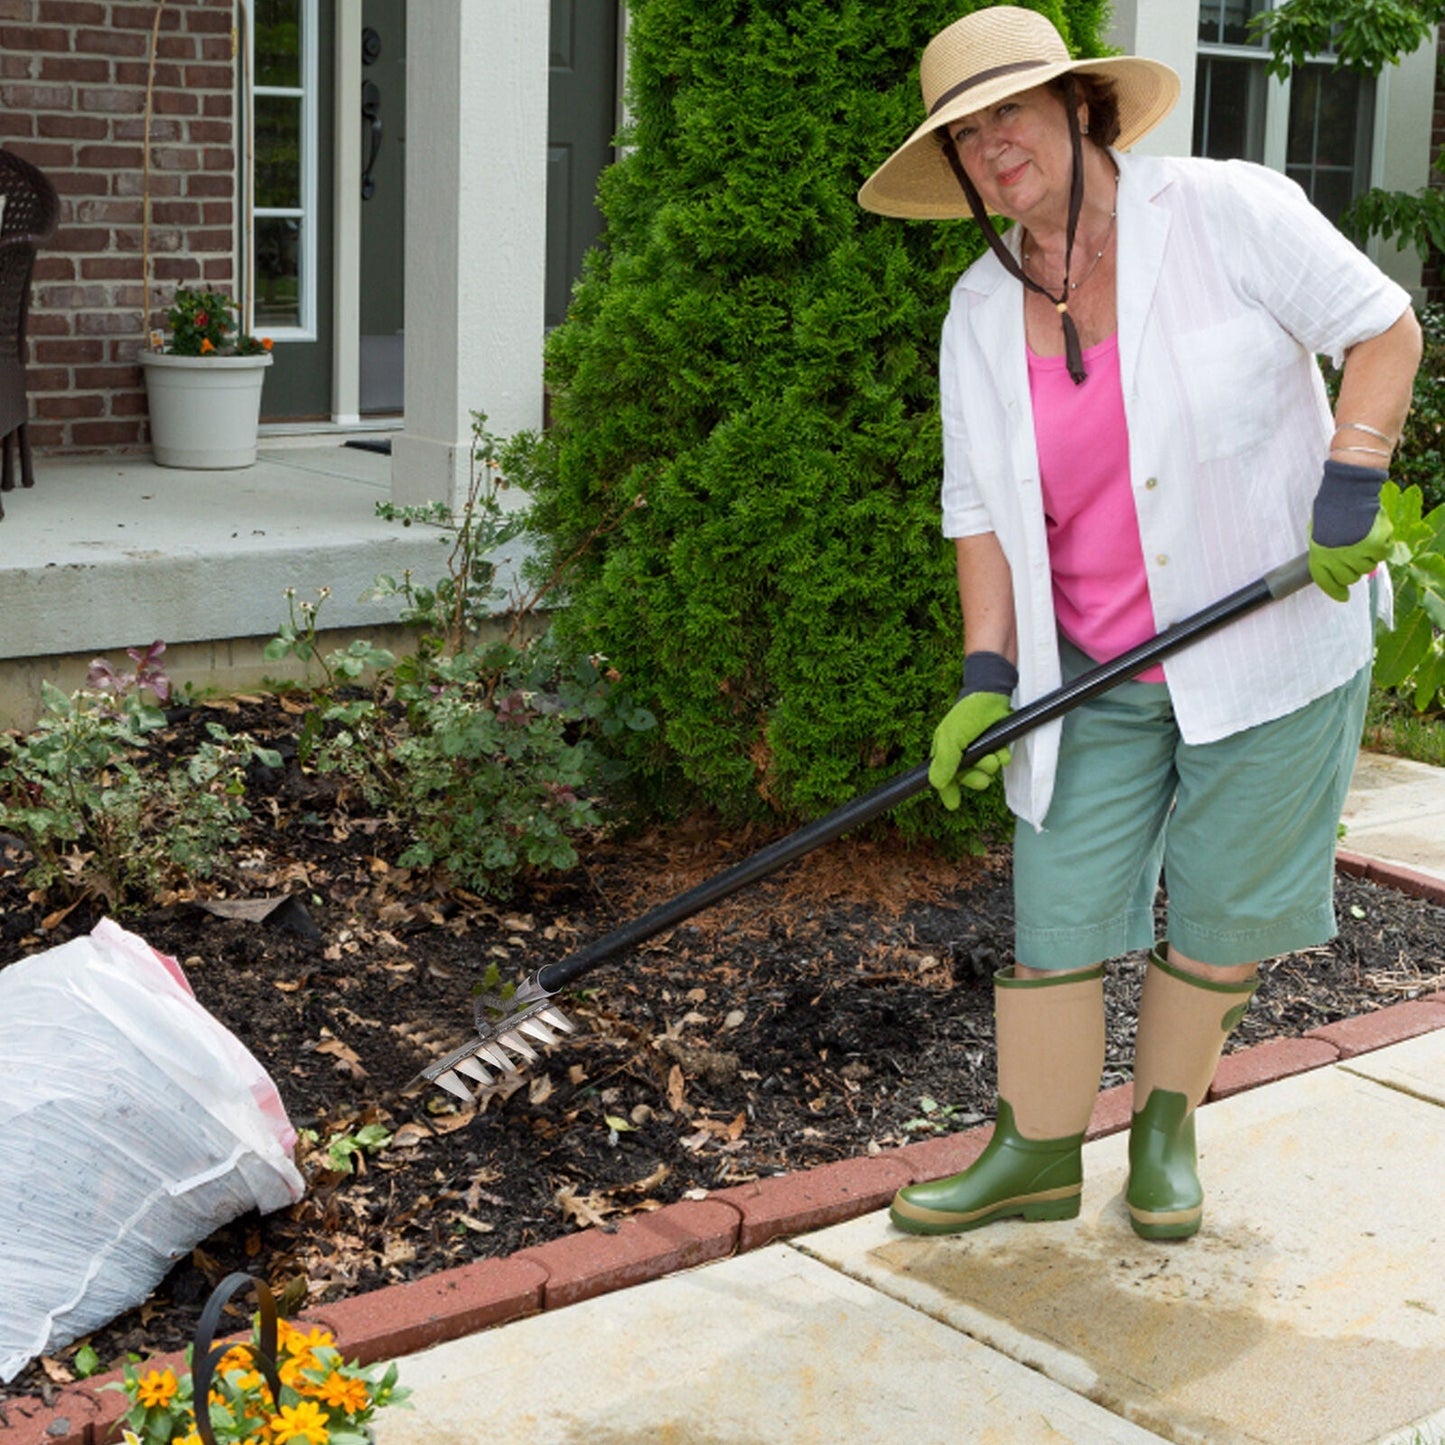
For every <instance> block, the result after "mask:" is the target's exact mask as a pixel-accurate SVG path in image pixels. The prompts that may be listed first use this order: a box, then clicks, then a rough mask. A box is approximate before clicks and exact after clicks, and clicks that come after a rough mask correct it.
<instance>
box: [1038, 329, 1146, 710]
mask: <svg viewBox="0 0 1445 1445" xmlns="http://www.w3.org/2000/svg"><path fill="white" fill-rule="evenodd" d="M1084 359H1085V362H1086V363H1087V365H1088V371H1089V376H1088V379H1087V380H1086V381H1085V382H1084V383H1083V384H1082V385H1081V386H1075V385H1074V383H1073V381H1072V380H1071V378H1070V377H1069V373H1068V371H1067V370H1066V369H1065V363H1064V358H1063V357H1062V356H1035V355H1034V353H1033V352H1032V351H1030V352H1029V391H1030V393H1031V395H1032V397H1033V403H1034V437H1035V440H1036V442H1037V444H1038V452H1039V467H1040V470H1041V473H1042V476H1041V481H1042V483H1043V493H1044V521H1045V526H1046V530H1047V534H1048V540H1049V564H1050V567H1051V569H1052V572H1053V580H1054V612H1055V615H1056V616H1057V617H1058V621H1059V629H1060V631H1062V632H1063V634H1064V636H1065V637H1067V638H1068V639H1069V641H1070V642H1072V643H1073V644H1074V646H1075V647H1077V648H1079V649H1080V650H1081V651H1083V652H1085V653H1087V654H1088V655H1089V656H1090V657H1092V658H1093V659H1094V660H1095V661H1096V662H1107V661H1108V660H1109V659H1110V658H1114V657H1118V656H1119V654H1120V653H1122V652H1127V651H1128V650H1129V649H1130V648H1131V647H1136V646H1138V644H1139V643H1141V642H1146V641H1147V640H1148V639H1149V638H1150V637H1152V636H1153V635H1154V631H1155V628H1154V609H1153V607H1152V606H1151V605H1150V602H1149V583H1148V578H1147V576H1146V573H1145V570H1144V548H1143V545H1142V544H1141V542H1140V540H1139V518H1138V516H1137V514H1136V513H1135V511H1134V495H1133V489H1132V487H1131V485H1130V479H1129V433H1128V428H1127V426H1126V424H1125V421H1124V389H1123V386H1122V385H1121V384H1120V381H1119V340H1118V337H1117V336H1111V337H1110V338H1109V339H1108V340H1107V341H1101V342H1100V343H1099V344H1098V345H1097V346H1091V347H1090V348H1089V349H1088V350H1087V351H1086V352H1085V353H1084ZM1138 681H1140V682H1163V681H1164V669H1163V667H1161V666H1157V665H1156V666H1154V667H1151V668H1150V669H1149V670H1148V671H1147V672H1143V673H1141V674H1140V675H1139V678H1138Z"/></svg>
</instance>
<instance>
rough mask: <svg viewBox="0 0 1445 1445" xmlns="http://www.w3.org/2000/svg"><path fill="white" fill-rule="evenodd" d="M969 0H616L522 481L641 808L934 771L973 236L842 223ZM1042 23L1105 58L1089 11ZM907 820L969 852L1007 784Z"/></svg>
mask: <svg viewBox="0 0 1445 1445" xmlns="http://www.w3.org/2000/svg"><path fill="white" fill-rule="evenodd" d="M970 8H979V7H978V6H977V5H974V6H970V5H969V4H968V0H897V3H892V4H888V5H877V4H870V3H866V0H841V3H839V0H786V3H784V0H715V3H709V4H706V5H700V4H698V3H696V0H630V4H629V30H628V44H629V91H628V109H629V113H630V120H629V123H628V125H627V128H626V130H625V132H624V134H623V135H622V137H621V138H620V144H621V145H622V146H623V147H624V148H625V149H624V153H623V158H622V159H621V160H620V161H619V162H618V163H617V164H615V165H614V166H612V167H611V168H610V169H609V170H608V171H607V172H606V173H605V174H604V176H603V179H602V185H601V192H600V204H601V206H602V209H603V211H604V213H605V216H606V221H607V231H606V235H605V238H604V241H603V243H602V245H601V246H600V247H599V248H597V249H596V250H595V251H594V253H593V254H592V255H591V257H590V258H589V261H588V264H587V266H586V268H585V273H584V276H583V279H582V281H581V282H580V283H579V285H578V287H577V288H576V291H575V293H574V297H573V304H572V307H571V310H570V313H569V315H568V318H567V319H566V321H565V322H564V324H563V325H562V326H561V327H559V328H558V329H557V331H556V332H554V333H553V335H552V337H551V339H550V342H549V346H548V356H547V360H548V380H549V384H550V387H551V390H552V398H553V400H552V417H553V421H552V426H551V428H550V430H549V431H548V433H546V434H545V435H543V436H527V437H523V438H519V439H515V440H514V443H513V445H512V447H511V448H510V449H509V452H508V454H507V455H506V457H504V465H505V466H507V467H508V468H509V469H510V471H511V474H512V476H513V478H514V480H519V481H522V482H523V483H524V484H525V485H527V486H528V487H529V488H530V489H531V490H532V491H533V494H534V495H535V496H536V498H537V501H538V510H537V513H536V520H537V522H538V525H539V529H540V531H541V532H542V533H544V534H545V535H546V537H547V539H548V541H547V545H546V548H545V555H544V556H543V558H542V559H541V565H542V566H543V567H544V568H555V567H556V566H557V565H558V564H559V563H562V562H563V561H564V560H566V559H569V558H571V557H573V554H574V553H575V552H576V551H577V549H578V547H579V545H580V544H581V543H582V541H583V540H584V539H585V538H587V537H588V536H589V535H593V534H596V533H598V532H599V531H600V532H603V533H604V535H600V536H598V537H597V538H596V540H594V541H593V542H592V544H591V545H590V547H588V548H587V549H586V550H585V551H584V552H583V553H582V554H581V555H580V556H579V557H578V558H577V559H576V561H575V563H574V564H573V566H572V568H571V571H570V573H569V602H570V605H569V606H568V607H567V608H565V609H563V611H562V612H561V613H560V614H559V615H558V617H557V618H556V621H555V624H554V625H555V626H556V627H557V628H558V629H559V630H560V631H561V632H562V633H563V634H565V635H567V636H569V637H570V638H571V639H572V640H574V641H575V642H577V643H578V644H579V645H580V646H581V647H582V648H583V650H584V651H586V652H594V653H602V654H604V655H606V656H607V657H608V658H609V659H610V661H611V662H612V664H613V665H614V666H615V667H617V668H618V669H619V670H620V671H621V673H622V675H623V676H624V677H625V678H626V680H627V685H628V687H629V689H630V691H631V693H632V695H633V696H634V697H635V698H636V699H637V701H638V702H640V703H642V704H644V705H645V706H647V707H648V708H649V709H650V710H651V711H652V712H653V713H655V714H656V716H657V718H658V720H659V724H660V725H659V727H658V728H657V729H655V730H654V731H652V732H651V733H649V734H646V735H641V734H639V735H637V736H636V737H635V738H634V739H632V746H633V748H634V753H633V756H632V757H631V759H630V761H631V762H632V764H633V767H634V770H635V773H636V774H638V775H640V776H641V777H642V778H643V779H644V780H645V781H646V782H648V783H650V785H651V787H652V791H653V795H654V798H656V799H659V800H660V799H665V798H666V799H670V800H671V801H672V803H673V804H674V805H675V806H676V805H680V806H683V807H686V806H690V805H693V804H696V803H703V804H707V805H710V806H713V807H716V808H718V809H720V810H722V811H723V812H724V814H726V815H730V816H733V817H749V816H752V817H757V816H770V817H773V818H775V819H777V820H780V821H787V822H796V821H798V820H800V819H803V818H807V817H812V816H816V815H818V814H820V813H822V812H825V811H827V810H828V809H830V808H832V807H834V806H836V805H838V804H839V803H841V802H843V801H845V800H847V799H848V798H851V797H853V796H856V795H857V794H858V793H860V792H862V791H864V790H865V789H867V788H869V787H871V786H873V785H875V784H877V783H878V782H880V781H882V780H883V779H884V778H886V777H888V776H891V775H892V774H893V773H895V772H898V771H900V770H901V769H903V768H905V767H908V766H910V765H912V764H913V763H916V762H918V761H920V760H921V759H923V758H924V757H926V756H927V751H928V744H929V738H930V735H931V731H932V728H933V726H934V724H935V723H936V721H937V719H938V718H939V717H940V716H941V715H942V713H943V712H944V711H945V710H946V708H947V706H948V705H949V703H950V702H951V700H952V698H953V696H954V694H955V692H956V690H957V687H958V681H959V676H960V668H961V661H962V651H963V649H962V643H961V638H960V631H959V619H958V600H957V592H956V584H955V575H954V564H953V548H952V544H951V543H949V542H947V541H946V540H945V539H944V538H943V537H942V536H941V534H940V530H939V517H938V485H939V477H940V472H941V464H942V459H941V442H940V430H939V421H938V405H937V403H938V387H937V345H938V335H939V330H940V327H941V325H942V321H943V316H944V313H945V310H946V308H947V302H948V295H949V290H950V288H951V286H952V284H953V282H954V280H955V279H956V278H957V276H958V275H959V274H960V273H961V272H962V271H963V269H964V268H965V267H966V265H967V264H968V263H969V262H970V261H971V260H972V259H973V258H974V257H975V256H976V255H977V254H978V253H979V252H980V251H981V250H982V241H981V238H980V237H979V235H978V233H977V228H976V227H975V226H974V224H973V223H972V222H971V221H958V222H954V223H937V222H905V221H897V220H887V219H884V218H881V217H877V216H873V215H870V214H868V213H867V212H864V211H863V210H862V209H860V208H859V206H858V205H857V202H856V200H855V196H856V193H857V190H858V187H859V185H860V184H861V183H862V182H863V180H864V179H865V178H866V176H867V175H868V174H869V173H870V172H871V171H872V170H873V168H874V167H876V166H877V165H879V164H880V163H881V162H882V161H883V160H884V159H885V158H886V156H887V155H888V154H889V153H890V152H891V150H892V149H893V148H894V147H895V146H897V145H898V144H900V143H901V142H902V141H903V140H904V138H905V137H906V136H907V135H908V134H909V132H910V130H911V129H912V127H913V126H914V125H916V124H917V123H918V121H919V120H920V119H921V109H920V103H919V94H918V80H917V62H918V57H919V55H920V53H921V51H922V49H923V46H924V45H925V44H926V43H927V41H928V38H929V37H930V36H931V35H933V34H934V33H936V32H937V31H938V30H940V29H942V28H943V26H945V25H947V24H948V23H949V22H950V21H952V20H954V19H956V18H957V17H958V16H959V15H960V14H963V13H965V12H966V11H967V10H969V9H970ZM1033 8H1036V9H1039V10H1042V11H1043V12H1044V13H1046V14H1047V15H1048V16H1049V17H1050V19H1052V20H1053V21H1054V23H1055V24H1056V25H1057V26H1058V28H1059V30H1060V31H1061V33H1062V34H1064V36H1065V37H1066V38H1067V39H1071V42H1072V43H1073V44H1074V46H1075V48H1076V51H1077V53H1080V54H1098V53H1100V52H1101V47H1100V35H1101V33H1102V24H1103V20H1104V11H1105V9H1106V5H1105V4H1104V0H1056V3H1040V4H1036V5H1035V6H1034V7H1033ZM999 791H1000V790H999V789H996V788H995V789H991V790H990V792H989V794H988V795H985V799H984V800H982V801H978V802H975V803H972V804H971V806H970V807H968V808H965V809H963V810H961V813H962V815H963V816H962V817H961V818H958V817H952V818H951V817H950V816H949V815H946V814H945V813H944V811H943V810H942V809H941V808H939V807H937V806H936V805H934V804H933V803H932V802H929V803H927V804H925V805H923V806H916V807H911V808H907V809H904V810H901V813H900V815H899V816H898V819H897V821H898V822H899V823H900V825H901V826H903V827H904V828H905V829H906V830H907V831H908V832H910V833H912V834H920V833H933V834H935V835H937V836H946V835H950V834H951V835H952V836H953V837H954V838H955V840H962V841H965V842H972V841H974V840H975V839H976V838H977V837H978V836H979V832H980V829H987V830H989V831H994V832H997V831H998V829H999V825H1000V824H1001V823H1002V822H1003V820H1004V818H1005V813H1004V811H1003V809H1002V805H1001V802H1000V800H999V797H998V794H999Z"/></svg>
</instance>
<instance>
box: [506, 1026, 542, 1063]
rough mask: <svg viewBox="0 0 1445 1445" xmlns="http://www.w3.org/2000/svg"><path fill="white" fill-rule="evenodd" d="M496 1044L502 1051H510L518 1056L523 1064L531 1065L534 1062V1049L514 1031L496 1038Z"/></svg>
mask: <svg viewBox="0 0 1445 1445" xmlns="http://www.w3.org/2000/svg"><path fill="white" fill-rule="evenodd" d="M497 1043H498V1044H500V1045H501V1046H502V1048H504V1049H510V1050H511V1051H512V1052H513V1053H514V1054H520V1055H521V1056H522V1062H523V1063H527V1064H531V1063H535V1062H536V1059H537V1051H536V1049H534V1048H533V1047H532V1046H531V1044H529V1043H528V1042H527V1041H526V1039H524V1038H523V1037H522V1036H521V1034H519V1033H518V1032H517V1031H516V1030H515V1029H509V1030H508V1031H507V1032H506V1033H504V1034H499V1035H498V1036H497Z"/></svg>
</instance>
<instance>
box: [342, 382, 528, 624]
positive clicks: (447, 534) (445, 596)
mask: <svg viewBox="0 0 1445 1445" xmlns="http://www.w3.org/2000/svg"><path fill="white" fill-rule="evenodd" d="M471 417H472V446H471V457H470V470H469V475H468V485H467V496H466V500H465V502H464V503H463V505H462V510H461V514H460V515H459V516H454V515H453V513H452V511H451V509H450V508H449V507H448V506H447V505H446V504H445V503H444V502H430V503H428V504H426V505H424V506H419V507H415V506H413V507H398V506H397V505H395V504H394V503H392V502H378V503H377V504H376V512H377V515H378V516H380V517H385V518H387V519H388V520H390V521H399V522H401V524H402V525H403V526H406V527H410V526H413V525H428V526H433V527H436V528H437V529H438V532H439V536H440V539H441V540H442V541H443V542H444V543H446V544H447V545H448V546H449V548H450V550H449V552H448V555H447V562H446V573H445V575H444V576H443V577H442V579H441V580H440V581H438V582H437V583H436V584H435V585H433V586H421V585H418V584H417V583H416V581H415V580H414V579H413V578H412V576H411V575H410V574H409V573H408V574H405V575H404V576H403V577H402V578H401V579H400V580H398V579H396V578H394V577H388V576H383V577H378V578H377V579H376V584H375V586H374V587H373V588H372V589H371V590H370V591H369V592H368V593H367V594H366V595H367V597H369V598H387V597H400V598H401V599H402V600H403V602H404V603H405V606H404V608H403V610H402V614H401V621H402V622H403V623H405V624H407V625H408V626H411V627H415V628H417V629H418V631H420V632H421V633H422V634H423V635H424V636H425V637H426V638H428V639H429V640H430V645H431V646H432V647H433V648H434V649H436V648H439V649H441V650H443V651H448V652H455V651H456V650H457V649H458V648H461V647H464V646H466V645H468V644H469V643H470V642H472V641H473V640H474V639H475V638H476V637H477V636H478V634H479V633H480V632H481V630H482V629H483V628H484V627H485V626H486V625H487V624H488V623H490V622H491V621H492V620H493V618H494V617H495V615H496V613H497V610H498V604H499V603H501V602H503V601H504V600H506V599H507V593H506V589H505V588H503V587H501V586H500V585H499V583H498V574H499V566H500V563H501V561H502V559H501V558H499V556H498V555H497V553H498V549H499V548H501V547H505V546H507V545H509V544H510V543H512V542H514V541H516V540H517V539H518V538H519V537H521V536H522V535H523V534H524V533H525V532H526V531H527V529H528V526H529V510H528V508H526V507H525V506H520V505H514V506H511V507H508V506H507V505H505V504H504V502H503V500H502V499H503V496H504V494H505V493H506V492H507V490H508V481H507V477H506V474H505V473H504V472H503V470H502V465H501V462H500V461H499V458H498V452H499V449H500V447H501V441H500V439H499V438H498V437H496V436H495V435H493V433H492V432H491V431H490V430H488V428H487V417H486V413H485V412H480V411H474V412H472V414H471ZM540 600H541V598H540V595H537V596H533V597H530V598H525V599H522V598H517V599H513V601H514V606H513V608H512V615H513V617H518V618H519V617H522V616H525V615H526V614H527V613H528V612H530V611H531V610H532V609H534V608H535V607H536V605H537V603H538V602H539V601H540Z"/></svg>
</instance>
